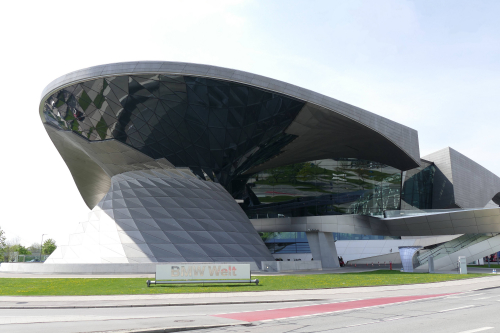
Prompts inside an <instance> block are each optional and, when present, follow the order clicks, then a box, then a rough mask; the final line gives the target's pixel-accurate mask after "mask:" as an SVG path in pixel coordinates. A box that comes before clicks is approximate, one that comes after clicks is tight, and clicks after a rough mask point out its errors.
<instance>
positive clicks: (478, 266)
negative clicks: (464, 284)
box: [467, 264, 500, 268]
mask: <svg viewBox="0 0 500 333" xmlns="http://www.w3.org/2000/svg"><path fill="white" fill-rule="evenodd" d="M467 267H474V268H488V264H486V265H467ZM489 268H500V265H497V264H494V265H493V264H490V267H489Z"/></svg>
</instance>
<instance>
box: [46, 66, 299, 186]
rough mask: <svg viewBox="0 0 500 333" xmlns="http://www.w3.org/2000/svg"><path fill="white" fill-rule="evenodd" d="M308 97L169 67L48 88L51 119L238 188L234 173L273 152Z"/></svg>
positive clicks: (288, 138) (290, 137)
mask: <svg viewBox="0 0 500 333" xmlns="http://www.w3.org/2000/svg"><path fill="white" fill-rule="evenodd" d="M303 105H304V103H303V102H300V101H298V100H295V99H293V98H290V97H287V96H284V95H280V94H276V93H273V92H269V91H265V90H262V89H257V88H253V87H249V86H246V85H243V84H238V83H234V82H225V81H220V80H213V79H206V78H198V77H190V76H168V75H134V76H132V75H130V76H129V75H127V76H115V77H110V78H103V79H97V80H92V81H88V82H84V83H79V84H75V85H73V86H69V87H67V88H64V89H62V90H60V91H58V92H56V93H54V94H53V95H52V96H50V97H49V98H48V99H47V101H46V103H45V106H44V115H45V118H46V121H47V122H48V123H50V124H52V125H54V126H56V127H58V128H60V129H63V130H71V131H73V132H75V133H78V134H79V135H81V136H83V137H85V138H86V139H88V140H91V141H99V140H107V139H116V140H119V141H121V142H123V143H125V144H127V145H130V146H132V147H134V148H136V149H138V150H139V151H141V152H143V153H145V154H146V155H148V156H150V157H152V158H155V159H158V158H166V159H167V160H168V161H169V162H170V163H172V164H173V165H175V166H176V167H189V168H190V169H191V170H192V171H193V172H194V173H195V174H197V175H198V176H200V177H201V178H202V179H207V180H208V179H211V180H214V181H217V182H219V183H221V185H223V186H224V187H225V188H226V189H227V190H228V191H229V192H230V193H236V192H238V191H240V192H241V188H242V186H244V182H242V181H241V180H240V181H238V182H236V183H234V184H233V180H234V179H235V177H236V176H237V175H239V174H241V173H242V172H244V171H246V170H248V169H249V168H250V167H252V166H254V165H257V164H260V163H262V162H263V161H266V160H267V159H269V158H271V157H272V156H275V155H276V154H277V153H279V151H280V149H281V148H282V147H283V146H285V145H286V144H288V143H290V142H291V141H292V140H293V139H294V138H295V136H293V135H289V134H285V133H284V130H285V129H286V128H287V127H288V126H289V125H290V123H291V122H292V120H293V119H294V118H295V116H296V115H297V114H298V112H299V111H300V110H301V109H302V107H303Z"/></svg>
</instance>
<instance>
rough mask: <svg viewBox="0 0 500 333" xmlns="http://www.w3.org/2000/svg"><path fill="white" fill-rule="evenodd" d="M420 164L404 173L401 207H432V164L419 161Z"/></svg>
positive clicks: (407, 208)
mask: <svg viewBox="0 0 500 333" xmlns="http://www.w3.org/2000/svg"><path fill="white" fill-rule="evenodd" d="M421 164H422V166H421V167H419V168H415V169H411V170H408V171H406V172H405V173H404V182H403V190H402V193H401V209H402V210H414V209H432V191H433V185H434V174H435V172H436V167H435V166H434V164H432V163H430V162H426V161H421Z"/></svg>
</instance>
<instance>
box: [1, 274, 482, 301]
mask: <svg viewBox="0 0 500 333" xmlns="http://www.w3.org/2000/svg"><path fill="white" fill-rule="evenodd" d="M481 276H487V275H486V274H467V275H458V274H427V273H401V272H399V271H388V270H379V271H372V272H363V273H344V274H315V275H287V276H259V277H258V279H259V281H260V283H259V285H258V286H256V285H255V284H252V285H251V284H248V285H243V284H205V285H204V286H203V285H201V284H191V285H182V284H178V285H165V284H163V285H156V286H155V285H152V286H151V287H150V288H148V287H147V286H146V280H147V279H145V278H133V279H129V278H95V279H93V278H76V279H74V278H73V279H66V278H52V279H36V278H35V279H32V278H26V279H25V278H22V279H19V278H0V295H2V296H6V295H11V296H12V295H23V296H27V295H120V294H129V295H130V294H171V293H200V292H201V293H211V292H231V291H264V290H292V289H320V288H343V287H360V286H383V285H398V284H414V283H428V282H440V281H449V280H461V279H469V278H474V277H481Z"/></svg>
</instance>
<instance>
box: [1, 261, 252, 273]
mask: <svg viewBox="0 0 500 333" xmlns="http://www.w3.org/2000/svg"><path fill="white" fill-rule="evenodd" d="M161 264H168V263H167V262H162V263H161ZM172 264H183V263H181V262H176V263H172ZM185 264H194V263H193V262H188V263H185ZM210 264H213V263H212V262H211V263H210ZM216 264H220V265H224V264H250V269H251V270H252V271H258V270H259V268H258V267H257V264H256V263H255V262H227V263H223V262H219V263H216ZM0 272H2V273H33V274H90V275H91V274H154V273H155V272H156V263H142V264H126V263H123V264H41V263H2V264H1V265H0Z"/></svg>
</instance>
